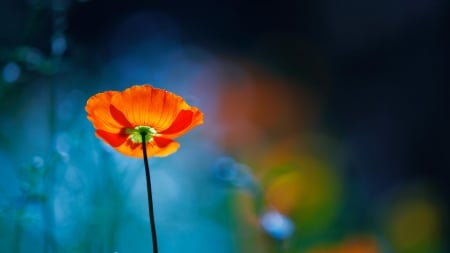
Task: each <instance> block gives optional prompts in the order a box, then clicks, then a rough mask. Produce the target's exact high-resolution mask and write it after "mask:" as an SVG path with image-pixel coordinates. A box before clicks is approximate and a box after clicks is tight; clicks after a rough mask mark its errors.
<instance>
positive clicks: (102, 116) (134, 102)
mask: <svg viewBox="0 0 450 253" xmlns="http://www.w3.org/2000/svg"><path fill="white" fill-rule="evenodd" d="M85 109H86V111H87V114H88V115H87V118H88V119H89V120H90V121H91V122H92V124H93V126H94V128H95V135H96V136H97V137H98V138H100V139H101V140H103V141H104V142H106V143H108V144H109V145H111V146H112V147H113V148H114V149H115V150H117V151H119V152H120V153H122V154H124V155H127V156H132V157H137V158H143V152H142V143H143V141H142V134H144V135H145V143H146V149H147V152H148V156H160V157H161V156H167V155H170V154H172V153H173V152H175V151H177V149H178V148H179V146H180V144H179V143H178V142H176V141H174V139H175V138H177V137H180V136H181V135H183V134H185V133H186V132H188V131H189V130H190V129H192V128H194V127H195V126H198V125H201V124H202V123H203V113H202V112H201V111H200V110H199V109H198V108H196V107H193V106H190V105H188V104H187V103H186V102H185V101H184V99H183V98H182V97H180V96H177V95H175V94H173V93H171V92H168V91H166V90H163V89H158V88H154V87H152V86H151V85H135V86H132V87H130V88H127V89H125V90H124V91H122V92H119V91H105V92H101V93H98V94H96V95H94V96H92V97H90V98H89V99H88V101H87V103H86V107H85Z"/></svg>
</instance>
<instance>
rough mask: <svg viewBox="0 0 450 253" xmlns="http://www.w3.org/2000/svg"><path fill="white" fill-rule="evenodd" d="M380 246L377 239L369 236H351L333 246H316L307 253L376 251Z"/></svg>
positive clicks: (379, 250) (365, 252)
mask: <svg viewBox="0 0 450 253" xmlns="http://www.w3.org/2000/svg"><path fill="white" fill-rule="evenodd" d="M378 252H381V247H380V245H379V243H378V241H377V240H376V239H375V238H373V237H369V236H361V235H358V236H353V237H350V238H347V239H345V240H344V241H342V242H340V243H339V244H337V245H334V246H318V247H314V248H313V249H310V250H308V251H307V253H378Z"/></svg>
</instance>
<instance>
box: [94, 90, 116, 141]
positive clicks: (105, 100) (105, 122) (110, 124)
mask: <svg viewBox="0 0 450 253" xmlns="http://www.w3.org/2000/svg"><path fill="white" fill-rule="evenodd" d="M117 94H119V92H117V91H106V92H103V93H98V94H96V95H94V96H92V97H90V98H89V99H88V101H87V102H86V107H85V109H86V112H87V113H88V116H87V118H88V119H89V120H90V121H91V122H92V124H93V126H94V128H95V129H101V130H103V131H105V132H109V133H119V132H120V131H121V129H122V128H123V127H124V126H123V125H121V124H120V123H119V122H117V121H116V120H115V119H114V118H113V117H112V116H111V113H110V104H111V98H112V97H113V96H114V95H117Z"/></svg>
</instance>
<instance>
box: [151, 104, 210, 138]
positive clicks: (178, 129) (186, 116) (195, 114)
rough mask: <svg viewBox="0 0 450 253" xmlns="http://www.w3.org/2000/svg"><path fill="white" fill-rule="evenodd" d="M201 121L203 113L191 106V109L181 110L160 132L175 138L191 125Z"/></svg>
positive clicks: (167, 136)
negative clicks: (167, 126) (168, 125)
mask: <svg viewBox="0 0 450 253" xmlns="http://www.w3.org/2000/svg"><path fill="white" fill-rule="evenodd" d="M202 123H203V113H201V112H200V111H199V110H198V109H197V108H195V107H192V109H191V110H181V111H180V113H178V116H177V118H176V119H175V120H174V121H173V122H172V125H171V126H170V127H169V128H167V129H166V130H164V131H161V132H160V134H161V135H162V136H164V137H166V138H177V137H179V136H181V135H183V134H184V133H186V132H187V131H189V130H190V129H192V128H193V127H195V126H197V125H200V124H202Z"/></svg>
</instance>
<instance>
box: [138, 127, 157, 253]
mask: <svg viewBox="0 0 450 253" xmlns="http://www.w3.org/2000/svg"><path fill="white" fill-rule="evenodd" d="M145 135H146V133H145V132H141V136H142V152H143V154H144V165H145V178H146V181H147V197H148V215H149V217H150V229H151V232H152V243H153V253H158V241H157V239H156V225H155V217H154V215H153V197H152V182H151V181H150V169H149V166H148V159H147V144H146V141H145Z"/></svg>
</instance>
